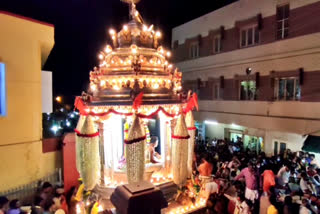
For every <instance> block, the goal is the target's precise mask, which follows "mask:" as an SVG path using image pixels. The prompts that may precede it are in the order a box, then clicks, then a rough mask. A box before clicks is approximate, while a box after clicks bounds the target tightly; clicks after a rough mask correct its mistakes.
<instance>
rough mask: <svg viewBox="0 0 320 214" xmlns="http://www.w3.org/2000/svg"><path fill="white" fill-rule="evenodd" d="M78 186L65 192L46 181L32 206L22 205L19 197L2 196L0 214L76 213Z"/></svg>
mask: <svg viewBox="0 0 320 214" xmlns="http://www.w3.org/2000/svg"><path fill="white" fill-rule="evenodd" d="M76 197H77V196H76V188H75V187H73V188H72V189H71V190H70V192H68V193H67V194H65V192H64V189H63V188H62V187H59V186H57V187H54V186H53V185H52V184H51V183H49V182H44V183H43V184H42V185H41V187H40V189H39V190H38V192H37V193H36V194H35V197H34V199H33V203H32V205H30V206H25V207H21V202H20V201H19V200H18V199H13V200H11V201H9V199H8V198H7V197H5V196H0V214H27V213H30V214H74V213H76V210H75V209H76V207H75V205H76V203H77V198H76Z"/></svg>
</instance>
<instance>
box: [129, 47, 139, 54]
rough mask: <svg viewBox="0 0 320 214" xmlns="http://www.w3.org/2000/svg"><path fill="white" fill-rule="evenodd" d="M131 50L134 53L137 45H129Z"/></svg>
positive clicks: (136, 50)
mask: <svg viewBox="0 0 320 214" xmlns="http://www.w3.org/2000/svg"><path fill="white" fill-rule="evenodd" d="M130 48H131V52H132V53H133V54H136V53H137V52H138V47H137V46H136V45H131V47H130Z"/></svg>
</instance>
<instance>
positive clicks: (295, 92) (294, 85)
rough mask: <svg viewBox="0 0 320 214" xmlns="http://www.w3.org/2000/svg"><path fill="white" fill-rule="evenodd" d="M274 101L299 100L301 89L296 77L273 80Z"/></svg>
mask: <svg viewBox="0 0 320 214" xmlns="http://www.w3.org/2000/svg"><path fill="white" fill-rule="evenodd" d="M274 93H275V98H276V100H300V97H301V87H300V82H299V78H298V77H286V78H276V79H275V92H274Z"/></svg>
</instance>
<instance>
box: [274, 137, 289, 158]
mask: <svg viewBox="0 0 320 214" xmlns="http://www.w3.org/2000/svg"><path fill="white" fill-rule="evenodd" d="M286 149H287V143H285V142H280V141H278V140H274V141H273V154H274V155H278V154H284V152H285V151H286Z"/></svg>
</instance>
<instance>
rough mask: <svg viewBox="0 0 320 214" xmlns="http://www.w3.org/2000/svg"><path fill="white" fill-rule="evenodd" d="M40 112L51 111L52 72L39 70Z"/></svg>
mask: <svg viewBox="0 0 320 214" xmlns="http://www.w3.org/2000/svg"><path fill="white" fill-rule="evenodd" d="M41 87H42V91H41V92H42V95H41V96H42V113H51V112H52V101H53V100H52V72H51V71H41Z"/></svg>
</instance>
